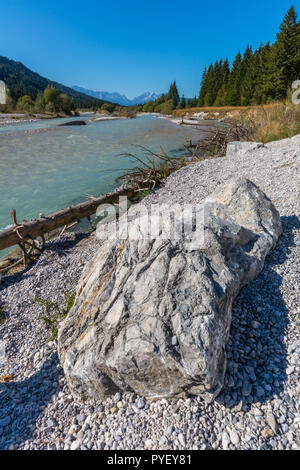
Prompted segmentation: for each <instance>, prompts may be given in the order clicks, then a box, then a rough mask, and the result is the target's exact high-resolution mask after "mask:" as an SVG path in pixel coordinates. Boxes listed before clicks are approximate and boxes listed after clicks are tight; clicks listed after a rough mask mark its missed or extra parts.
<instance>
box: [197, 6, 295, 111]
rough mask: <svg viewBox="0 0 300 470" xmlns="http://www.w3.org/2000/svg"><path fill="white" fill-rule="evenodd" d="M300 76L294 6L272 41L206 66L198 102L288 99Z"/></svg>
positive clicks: (234, 103) (244, 103)
mask: <svg viewBox="0 0 300 470" xmlns="http://www.w3.org/2000/svg"><path fill="white" fill-rule="evenodd" d="M297 79H300V21H298V20H297V13H296V11H295V8H294V7H291V8H290V9H289V11H288V13H287V14H286V16H285V18H284V20H283V22H282V24H281V26H280V31H279V33H278V34H277V39H276V41H275V42H274V44H273V45H271V44H270V42H268V43H267V44H265V45H261V46H260V47H259V48H258V49H257V50H255V51H253V50H252V48H251V47H250V46H248V47H247V48H246V51H245V52H244V54H243V55H242V54H241V52H240V51H239V52H238V53H237V55H236V58H235V60H234V62H233V64H232V67H230V65H229V61H228V59H225V60H224V59H221V60H220V61H217V62H216V63H215V64H211V65H210V66H209V67H208V68H205V70H204V73H203V77H202V86H201V91H200V95H199V99H198V101H197V106H224V105H225V106H227V105H228V106H230V105H231V106H239V105H241V106H247V105H252V104H263V103H268V102H272V101H276V100H282V99H285V98H286V97H287V95H288V93H289V91H290V88H291V85H292V83H293V82H294V81H295V80H297Z"/></svg>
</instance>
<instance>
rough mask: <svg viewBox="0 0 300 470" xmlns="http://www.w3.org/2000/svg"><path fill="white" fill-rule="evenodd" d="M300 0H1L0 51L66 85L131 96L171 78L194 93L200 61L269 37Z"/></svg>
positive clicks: (228, 54)
mask: <svg viewBox="0 0 300 470" xmlns="http://www.w3.org/2000/svg"><path fill="white" fill-rule="evenodd" d="M292 3H294V6H295V7H296V10H297V11H298V13H299V15H300V0H294V2H293V0H287V1H286V0H259V1H258V0H252V1H251V2H244V1H242V0H228V1H227V2H225V1H224V0H222V1H221V0H214V1H207V0H205V1H202V0H189V1H188V2H186V3H185V2H184V1H183V0H180V1H179V0H151V1H148V0H127V1H123V0H110V1H109V0H105V1H102V0H98V1H93V0H87V1H85V2H84V1H83V0H80V1H77V0H71V1H70V0H61V1H56V0H51V1H49V0H5V2H1V10H0V31H1V42H0V55H4V56H7V57H9V58H11V59H14V60H18V61H20V62H23V63H24V64H25V65H27V66H28V67H29V68H31V69H32V70H34V71H35V72H38V73H39V74H40V75H43V76H45V77H47V78H50V79H52V80H56V81H58V82H61V83H63V84H65V85H68V86H72V85H78V86H82V87H85V88H92V89H95V90H102V91H103V90H105V91H119V92H120V93H124V94H126V95H127V96H128V97H130V98H132V97H134V96H136V95H139V94H140V93H142V92H144V91H154V92H157V93H159V92H163V91H166V90H167V88H168V86H169V83H170V81H172V80H174V79H176V80H177V84H178V87H179V90H180V92H181V93H184V94H185V96H186V97H191V96H194V95H195V94H198V92H199V87H200V80H201V74H202V71H203V67H204V65H205V64H209V63H210V62H214V61H215V60H217V59H220V58H222V57H223V58H225V57H228V58H229V60H230V61H232V60H233V59H234V56H235V54H236V52H237V51H238V49H241V50H242V51H243V50H244V49H245V47H246V45H247V44H250V45H252V46H253V47H254V48H256V47H258V46H259V44H260V43H261V42H267V41H268V40H271V42H273V41H274V40H275V37H276V33H277V32H278V29H279V25H280V23H281V21H282V19H283V17H284V15H285V13H286V12H287V10H288V9H289V7H290V6H291V4H292Z"/></svg>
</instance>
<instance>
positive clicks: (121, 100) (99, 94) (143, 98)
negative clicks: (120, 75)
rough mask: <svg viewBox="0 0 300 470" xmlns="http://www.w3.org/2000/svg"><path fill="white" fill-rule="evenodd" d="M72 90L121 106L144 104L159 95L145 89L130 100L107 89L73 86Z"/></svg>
mask: <svg viewBox="0 0 300 470" xmlns="http://www.w3.org/2000/svg"><path fill="white" fill-rule="evenodd" d="M73 90H75V91H78V92H80V93H85V94H86V95H89V96H92V97H93V98H98V99H101V100H107V101H110V102H111V103H117V104H120V105H121V106H136V105H138V104H145V103H148V102H149V101H153V100H156V99H157V98H159V96H160V95H157V94H156V93H150V92H149V91H146V92H145V93H143V94H142V95H140V96H137V97H136V98H133V99H132V100H130V99H129V98H127V96H125V95H121V94H120V93H118V92H114V93H109V92H108V91H94V90H89V89H86V88H81V87H79V86H73Z"/></svg>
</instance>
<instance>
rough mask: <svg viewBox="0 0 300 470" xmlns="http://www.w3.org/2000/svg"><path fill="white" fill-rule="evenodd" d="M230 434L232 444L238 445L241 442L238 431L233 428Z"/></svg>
mask: <svg viewBox="0 0 300 470" xmlns="http://www.w3.org/2000/svg"><path fill="white" fill-rule="evenodd" d="M229 436H230V440H231V442H232V444H233V445H234V446H237V445H238V443H239V442H240V438H239V436H238V434H237V432H236V431H235V430H234V429H231V430H230V431H229Z"/></svg>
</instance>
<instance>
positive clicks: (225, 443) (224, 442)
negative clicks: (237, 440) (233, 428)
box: [222, 431, 230, 450]
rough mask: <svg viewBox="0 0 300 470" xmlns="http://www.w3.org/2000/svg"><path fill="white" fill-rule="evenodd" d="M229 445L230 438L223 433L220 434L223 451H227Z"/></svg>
mask: <svg viewBox="0 0 300 470" xmlns="http://www.w3.org/2000/svg"><path fill="white" fill-rule="evenodd" d="M229 444H230V437H229V435H228V433H227V432H226V431H225V432H223V434H222V447H223V449H224V450H227V449H228V446H229Z"/></svg>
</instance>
